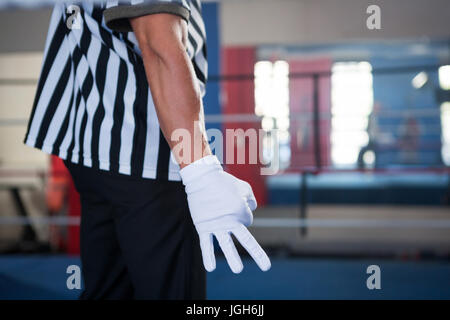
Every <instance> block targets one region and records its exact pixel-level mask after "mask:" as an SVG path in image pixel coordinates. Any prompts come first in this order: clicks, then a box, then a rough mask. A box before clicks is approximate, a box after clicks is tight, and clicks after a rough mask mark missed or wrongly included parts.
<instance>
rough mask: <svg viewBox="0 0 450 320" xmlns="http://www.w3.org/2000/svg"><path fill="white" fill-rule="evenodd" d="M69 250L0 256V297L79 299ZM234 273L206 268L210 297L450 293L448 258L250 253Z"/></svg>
mask: <svg viewBox="0 0 450 320" xmlns="http://www.w3.org/2000/svg"><path fill="white" fill-rule="evenodd" d="M372 264H376V265H378V266H379V267H380V269H381V289H380V290H369V289H367V287H366V280H367V277H368V276H369V275H368V274H367V273H366V269H367V267H368V266H369V265H372ZM69 265H79V259H78V258H76V257H67V256H34V255H33V256H0V299H76V298H77V297H78V295H79V294H80V291H79V290H69V289H67V286H66V279H67V277H68V275H67V274H66V269H67V267H68V266H69ZM244 265H245V267H244V271H243V272H242V273H241V274H239V275H235V274H233V273H232V272H231V271H230V270H229V268H228V266H227V264H226V261H225V260H223V259H220V258H219V259H218V260H217V269H216V270H215V271H214V272H212V273H209V274H208V298H209V299H450V263H449V262H444V261H393V260H367V259H355V260H349V259H305V258H296V259H287V258H274V259H272V269H271V270H270V271H268V272H266V273H263V272H261V271H260V270H259V269H258V267H257V266H256V265H255V263H253V262H252V261H251V260H249V259H244Z"/></svg>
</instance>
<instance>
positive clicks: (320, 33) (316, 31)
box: [220, 0, 450, 45]
mask: <svg viewBox="0 0 450 320" xmlns="http://www.w3.org/2000/svg"><path fill="white" fill-rule="evenodd" d="M370 4H377V5H379V6H380V8H381V27H382V29H381V30H368V29H367V27H366V19H367V17H368V15H367V14H366V9H367V7H368V6H369V5H370ZM449 12H450V1H448V0H427V1H423V0H395V1H393V0H276V1H274V0H226V1H221V17H220V18H221V22H222V23H221V25H222V33H221V36H222V44H224V45H241V44H242V45H250V44H254V45H257V44H274V43H275V44H310V43H330V42H331V43H335V42H340V41H349V40H361V39H395V38H417V37H424V36H425V37H432V38H441V37H449V36H450V19H448V13H449Z"/></svg>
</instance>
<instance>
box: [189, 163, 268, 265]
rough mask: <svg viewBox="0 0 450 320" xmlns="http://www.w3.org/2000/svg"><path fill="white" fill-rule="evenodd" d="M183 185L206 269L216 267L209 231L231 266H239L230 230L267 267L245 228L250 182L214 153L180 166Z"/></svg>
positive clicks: (250, 204)
mask: <svg viewBox="0 0 450 320" xmlns="http://www.w3.org/2000/svg"><path fill="white" fill-rule="evenodd" d="M180 175H181V179H182V181H183V184H184V185H185V190H186V193H187V200H188V203H189V209H190V212H191V216H192V220H193V221H194V225H195V228H196V229H197V232H198V234H199V238H200V247H201V250H202V255H203V264H204V266H205V269H206V270H207V271H213V270H214V269H215V268H216V259H215V257H214V246H213V235H214V236H215V237H216V239H217V241H218V242H219V245H220V247H221V249H222V251H223V253H224V255H225V258H226V259H227V261H228V264H229V266H230V268H231V270H232V271H233V272H234V273H239V272H241V271H242V269H243V265H242V261H241V258H240V257H239V254H238V252H237V250H236V247H235V246H234V243H233V240H232V238H231V233H232V234H233V235H234V236H235V237H236V238H237V240H239V242H240V243H241V244H242V246H243V247H244V248H245V249H246V250H247V251H248V253H249V254H250V255H251V256H252V258H253V259H254V260H255V261H256V263H257V264H258V266H259V267H260V268H261V270H263V271H267V270H269V269H270V260H269V257H268V256H267V254H266V253H265V252H264V250H263V249H262V248H261V246H260V245H259V244H258V242H256V240H255V238H254V237H253V236H252V235H251V233H250V232H249V231H248V230H247V228H246V227H247V226H249V225H251V224H252V222H253V214H252V210H255V209H256V199H255V196H254V195H253V191H252V188H251V187H250V185H249V184H248V183H247V182H245V181H243V180H240V179H238V178H236V177H234V176H232V175H230V174H228V173H226V172H225V171H223V169H222V166H221V165H220V162H219V160H218V159H217V158H216V157H215V156H212V155H211V156H206V157H204V158H202V159H199V160H197V161H195V162H193V163H191V164H190V165H188V166H186V167H184V168H183V169H181V170H180Z"/></svg>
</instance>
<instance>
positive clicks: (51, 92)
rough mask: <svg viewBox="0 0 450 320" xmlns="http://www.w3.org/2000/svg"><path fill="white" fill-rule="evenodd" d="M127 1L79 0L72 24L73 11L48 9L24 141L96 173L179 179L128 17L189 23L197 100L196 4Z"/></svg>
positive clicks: (200, 36) (202, 54)
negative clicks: (158, 16) (169, 17)
mask: <svg viewBox="0 0 450 320" xmlns="http://www.w3.org/2000/svg"><path fill="white" fill-rule="evenodd" d="M127 2H128V3H124V2H123V1H120V2H119V1H106V2H105V3H104V4H95V5H94V4H93V3H90V2H80V3H78V8H79V9H80V10H79V15H78V16H76V17H77V19H75V20H71V17H73V14H76V11H73V9H74V7H71V8H70V9H69V8H68V7H69V6H70V5H69V4H68V3H66V4H64V3H58V4H56V5H55V7H54V9H53V13H52V16H51V21H50V27H49V31H48V36H47V40H46V44H45V51H44V61H43V66H42V70H41V75H40V79H39V84H38V88H37V92H36V97H35V101H34V105H33V109H32V113H31V118H30V121H29V124H28V129H27V133H26V136H25V140H24V142H25V144H27V145H29V146H32V147H35V148H38V149H41V150H43V151H44V152H46V153H49V154H54V155H57V156H59V157H60V158H62V159H67V160H70V161H71V162H74V163H79V164H82V165H84V166H88V167H92V168H98V169H100V170H107V171H112V172H118V173H121V174H125V175H131V176H136V177H144V178H150V179H164V180H180V176H179V173H178V171H179V166H178V164H177V163H176V161H175V160H173V157H171V151H170V149H169V146H168V144H167V142H166V140H165V139H164V136H163V135H162V132H161V130H160V127H159V123H158V119H157V116H156V112H155V106H154V104H153V99H152V96H151V92H150V89H149V86H148V83H147V80H146V75H145V70H144V65H143V62H142V57H141V52H140V49H139V47H138V43H137V40H136V38H135V36H134V33H133V32H131V27H130V25H129V21H128V18H131V17H137V16H142V15H146V14H152V13H158V12H164V13H173V14H176V15H179V16H181V17H183V18H184V19H186V20H187V21H188V38H189V41H188V46H187V53H188V55H189V57H190V58H191V61H192V64H193V66H194V69H195V72H196V75H197V79H198V83H199V86H200V89H201V92H202V95H204V94H205V83H206V77H207V61H206V34H205V26H204V23H203V19H202V16H201V4H200V0H140V1H139V0H128V1H127ZM68 9H69V10H68ZM68 20H71V21H70V22H71V23H72V24H71V28H69V27H68V25H69V23H68Z"/></svg>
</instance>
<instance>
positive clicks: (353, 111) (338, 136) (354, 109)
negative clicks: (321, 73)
mask: <svg viewBox="0 0 450 320" xmlns="http://www.w3.org/2000/svg"><path fill="white" fill-rule="evenodd" d="M331 104H332V107H331V116H332V118H331V160H332V162H333V164H334V165H335V166H337V167H350V166H352V165H354V164H356V162H357V159H358V154H359V152H360V150H361V148H362V147H364V146H366V145H367V144H368V142H369V135H368V133H367V129H368V123H369V115H370V113H371V112H372V108H373V86H372V66H371V65H370V63H368V62H336V63H334V64H333V67H332V75H331Z"/></svg>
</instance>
